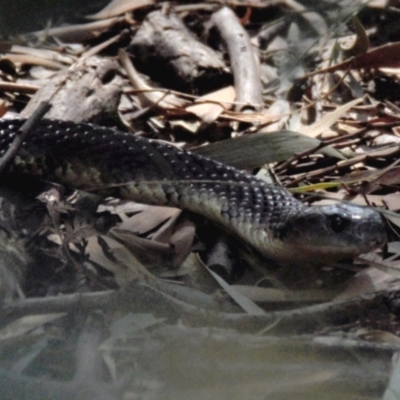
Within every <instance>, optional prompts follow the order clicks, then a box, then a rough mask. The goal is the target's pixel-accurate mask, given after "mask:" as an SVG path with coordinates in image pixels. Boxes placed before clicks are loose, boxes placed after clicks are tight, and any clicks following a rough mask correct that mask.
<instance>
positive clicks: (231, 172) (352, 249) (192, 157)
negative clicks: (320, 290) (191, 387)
mask: <svg viewBox="0 0 400 400" xmlns="http://www.w3.org/2000/svg"><path fill="white" fill-rule="evenodd" d="M23 123H24V120H20V119H12V120H9V119H4V120H1V121H0V156H2V155H3V154H4V153H5V151H6V150H7V149H8V148H9V146H10V144H11V143H12V141H13V139H14V138H15V135H16V134H18V132H19V128H20V127H21V125H22V124H23ZM7 171H9V172H17V173H24V174H33V175H36V176H39V177H41V178H43V179H46V180H50V181H53V182H57V183H61V184H65V185H69V186H70V187H72V188H76V189H82V190H92V191H95V193H99V194H101V195H107V196H108V195H111V196H116V197H121V198H124V199H131V200H134V201H138V202H142V203H148V204H155V205H167V206H175V207H179V208H182V209H185V210H189V211H191V212H194V213H196V214H199V215H201V216H204V217H206V218H208V219H210V220H212V221H214V222H215V223H217V224H218V225H220V226H222V227H223V228H225V229H226V230H227V231H229V232H231V233H233V234H234V235H236V236H238V237H239V238H241V239H243V240H244V241H246V242H247V243H248V244H250V245H251V246H253V247H254V248H255V249H256V250H258V251H259V252H260V253H261V254H263V255H264V256H266V257H268V258H270V259H273V260H276V261H280V262H289V263H299V262H312V263H315V262H320V261H321V262H322V261H332V260H336V259H340V258H344V257H354V256H356V255H358V254H360V253H365V252H368V251H370V250H373V249H376V248H378V247H381V246H382V245H383V244H384V243H385V242H386V240H387V233H386V226H385V223H384V221H383V218H382V217H381V215H380V213H379V212H378V211H376V210H374V209H372V208H367V207H360V206H355V205H352V204H335V205H329V206H309V205H306V204H303V203H302V202H300V201H299V200H297V199H295V198H294V197H293V196H292V195H291V194H290V193H289V192H287V191H286V190H285V189H283V188H281V187H277V186H274V185H271V184H268V183H266V182H264V181H262V180H260V179H257V178H256V177H254V176H252V175H251V174H247V173H244V172H241V171H239V170H237V169H235V168H233V167H229V166H226V165H224V164H221V163H219V162H217V161H213V160H211V159H208V158H205V157H202V156H200V155H196V154H194V153H191V152H188V151H182V150H179V149H177V148H176V147H174V146H172V145H168V144H165V143H161V142H159V141H156V140H149V139H144V138H140V137H137V136H134V135H132V134H129V133H124V132H120V131H117V130H115V129H111V128H104V127H99V126H95V125H91V124H76V123H73V122H68V121H58V120H42V121H40V122H39V123H38V124H37V125H36V126H35V127H34V128H33V130H32V132H30V135H29V137H28V138H27V140H26V141H25V142H24V143H23V145H22V147H21V149H20V150H19V151H18V153H17V156H16V157H15V158H14V159H13V161H12V162H11V163H10V165H9V166H8V167H7Z"/></svg>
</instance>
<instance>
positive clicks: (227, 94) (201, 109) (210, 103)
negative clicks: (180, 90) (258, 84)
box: [186, 86, 235, 123]
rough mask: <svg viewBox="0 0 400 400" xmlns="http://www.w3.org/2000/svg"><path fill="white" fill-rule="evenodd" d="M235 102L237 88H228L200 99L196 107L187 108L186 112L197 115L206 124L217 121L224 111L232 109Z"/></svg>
mask: <svg viewBox="0 0 400 400" xmlns="http://www.w3.org/2000/svg"><path fill="white" fill-rule="evenodd" d="M234 100H235V88H234V87H233V86H227V87H225V88H223V89H220V90H217V91H215V92H212V93H208V94H206V95H205V96H202V97H199V98H198V99H197V100H196V101H195V104H194V105H191V106H189V107H186V111H188V112H191V113H193V114H195V115H197V116H198V117H199V118H201V119H202V120H203V121H205V122H208V123H210V122H213V121H215V120H216V119H217V118H218V117H219V116H220V114H221V113H222V111H224V110H229V109H231V108H232V106H233V104H232V102H233V101H234Z"/></svg>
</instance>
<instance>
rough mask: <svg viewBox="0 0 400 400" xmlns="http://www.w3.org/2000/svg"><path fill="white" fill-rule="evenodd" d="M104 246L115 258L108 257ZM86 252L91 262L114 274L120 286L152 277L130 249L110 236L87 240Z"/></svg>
mask: <svg viewBox="0 0 400 400" xmlns="http://www.w3.org/2000/svg"><path fill="white" fill-rule="evenodd" d="M99 238H100V241H101V243H102V245H101V246H100V244H99ZM104 246H107V253H108V254H111V255H112V256H113V257H107V256H106V252H105V251H104V248H103V247H104ZM70 247H71V249H72V250H75V251H78V250H77V249H76V247H75V246H74V245H71V246H70ZM85 250H86V254H88V255H89V260H90V261H92V262H94V263H96V264H97V265H99V266H101V267H102V268H104V269H106V270H107V271H109V272H111V273H112V274H114V277H115V281H116V282H117V284H118V285H119V286H125V285H126V284H128V283H129V282H131V281H133V280H141V279H144V277H148V276H149V275H150V273H149V272H148V271H147V270H146V269H145V268H144V267H143V265H142V264H141V263H140V262H139V260H138V259H137V258H136V257H135V256H134V255H132V253H131V252H130V251H129V250H128V249H126V248H125V247H124V246H123V245H122V244H121V243H118V242H117V241H116V240H114V239H112V238H110V237H108V236H104V235H99V236H93V237H91V238H89V239H87V246H86V248H85Z"/></svg>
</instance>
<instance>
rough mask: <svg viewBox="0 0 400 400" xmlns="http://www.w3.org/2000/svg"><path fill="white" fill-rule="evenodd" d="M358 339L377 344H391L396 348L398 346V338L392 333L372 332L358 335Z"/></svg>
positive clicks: (399, 343)
mask: <svg viewBox="0 0 400 400" xmlns="http://www.w3.org/2000/svg"><path fill="white" fill-rule="evenodd" d="M359 337H360V339H362V340H367V341H368V342H378V343H391V344H393V345H396V346H400V338H399V337H398V336H396V335H393V333H390V332H385V331H378V330H373V331H369V332H367V333H362V334H360V335H359Z"/></svg>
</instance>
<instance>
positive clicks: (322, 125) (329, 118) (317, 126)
mask: <svg viewBox="0 0 400 400" xmlns="http://www.w3.org/2000/svg"><path fill="white" fill-rule="evenodd" d="M362 101H363V99H355V100H352V101H349V102H348V103H346V104H343V105H342V106H340V107H338V108H337V109H336V110H334V111H332V112H330V113H328V114H325V115H324V116H323V117H322V118H321V119H320V120H318V121H316V122H314V123H313V124H312V125H308V126H304V127H303V128H301V129H300V132H301V133H304V134H305V135H307V136H310V137H313V138H315V137H317V136H318V135H320V134H321V133H323V132H324V131H325V130H326V129H328V128H330V127H331V126H332V125H334V124H335V123H336V122H337V121H338V119H339V118H341V117H343V116H344V115H345V114H346V113H347V112H348V111H349V110H350V109H351V108H352V107H354V106H355V105H357V104H359V103H361V102H362Z"/></svg>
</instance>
